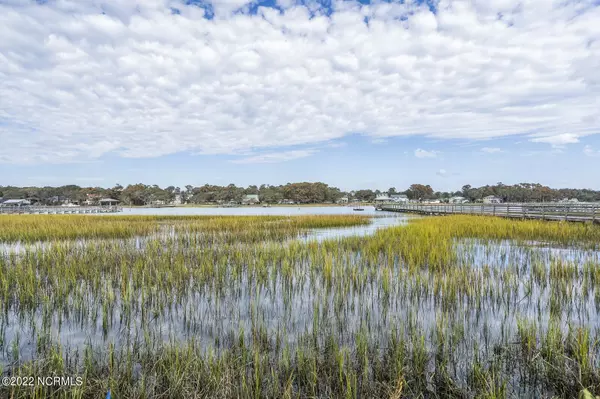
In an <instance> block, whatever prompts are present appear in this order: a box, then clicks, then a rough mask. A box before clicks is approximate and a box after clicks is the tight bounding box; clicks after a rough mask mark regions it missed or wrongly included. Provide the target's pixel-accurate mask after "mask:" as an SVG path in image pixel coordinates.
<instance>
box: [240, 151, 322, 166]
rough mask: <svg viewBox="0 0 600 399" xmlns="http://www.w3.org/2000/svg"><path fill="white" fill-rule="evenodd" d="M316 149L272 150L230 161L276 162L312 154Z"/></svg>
mask: <svg viewBox="0 0 600 399" xmlns="http://www.w3.org/2000/svg"><path fill="white" fill-rule="evenodd" d="M315 152H317V151H316V150H292V151H283V152H272V153H268V154H261V155H254V156H251V157H246V158H242V159H236V160H234V161H231V162H232V163H276V162H285V161H291V160H294V159H299V158H305V157H309V156H311V155H313V154H314V153H315Z"/></svg>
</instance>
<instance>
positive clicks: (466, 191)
mask: <svg viewBox="0 0 600 399" xmlns="http://www.w3.org/2000/svg"><path fill="white" fill-rule="evenodd" d="M250 194H257V195H258V196H259V199H260V201H261V202H263V203H271V204H277V203H282V202H293V203H300V204H311V203H328V202H337V201H339V200H340V199H341V198H343V197H346V198H348V199H349V201H373V200H374V199H375V197H376V196H378V195H394V194H404V195H406V196H407V197H408V198H409V199H411V200H427V199H441V200H444V199H449V198H451V197H455V196H461V197H465V198H466V199H467V200H469V201H477V200H481V199H482V198H484V197H486V196H489V195H494V196H497V197H499V198H501V199H502V201H504V202H531V201H536V202H550V201H557V200H562V199H565V198H569V199H572V198H576V199H577V200H579V201H585V202H591V201H600V191H595V190H588V189H569V188H563V189H553V188H550V187H547V186H543V185H541V184H535V183H520V184H515V185H504V184H502V183H497V184H496V185H492V186H489V185H488V186H483V187H471V186H470V185H465V186H463V187H462V189H461V190H459V191H454V192H439V191H434V190H433V188H432V187H431V186H429V185H423V184H413V185H411V186H410V187H409V188H408V189H406V190H405V191H397V190H396V188H394V187H392V188H389V189H388V190H387V191H381V190H373V189H362V190H356V191H350V192H344V191H341V190H340V189H339V188H337V187H331V186H329V185H327V184H325V183H321V182H317V183H308V182H304V183H288V184H285V185H279V186H271V185H267V184H263V185H261V186H254V185H251V186H248V187H238V186H236V185H234V184H230V185H228V186H216V185H209V184H205V185H203V186H200V187H194V186H191V185H188V186H185V187H183V188H180V187H174V186H169V187H166V188H161V187H159V186H157V185H146V184H141V183H139V184H131V185H128V186H126V187H123V186H121V185H120V184H117V185H115V186H114V187H112V188H102V187H80V186H76V185H67V186H60V187H13V186H6V187H4V186H0V198H4V200H7V199H34V200H36V201H39V202H41V203H45V204H49V205H51V204H60V203H65V202H78V203H84V202H85V203H94V202H95V201H98V200H99V199H100V198H114V199H117V200H119V201H121V203H123V204H126V205H147V204H152V203H173V202H175V203H190V204H210V203H226V202H241V201H242V199H243V198H244V197H245V196H246V195H250Z"/></svg>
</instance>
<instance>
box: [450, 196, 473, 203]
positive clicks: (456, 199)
mask: <svg viewBox="0 0 600 399" xmlns="http://www.w3.org/2000/svg"><path fill="white" fill-rule="evenodd" d="M448 202H449V203H451V204H464V203H467V202H469V201H468V200H467V199H466V198H465V197H452V198H450V199H449V200H448Z"/></svg>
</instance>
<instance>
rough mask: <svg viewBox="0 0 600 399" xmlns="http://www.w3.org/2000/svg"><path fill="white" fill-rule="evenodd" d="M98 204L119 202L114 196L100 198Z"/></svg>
mask: <svg viewBox="0 0 600 399" xmlns="http://www.w3.org/2000/svg"><path fill="white" fill-rule="evenodd" d="M98 202H99V203H100V206H116V205H118V204H119V200H116V199H114V198H102V199H100V200H99V201H98Z"/></svg>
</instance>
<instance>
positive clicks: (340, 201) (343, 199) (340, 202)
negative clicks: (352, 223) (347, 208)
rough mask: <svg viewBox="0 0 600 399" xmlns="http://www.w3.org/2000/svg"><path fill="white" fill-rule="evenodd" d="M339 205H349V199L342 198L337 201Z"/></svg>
mask: <svg viewBox="0 0 600 399" xmlns="http://www.w3.org/2000/svg"><path fill="white" fill-rule="evenodd" d="M337 203H338V204H347V203H348V197H342V198H340V199H338V200H337Z"/></svg>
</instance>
